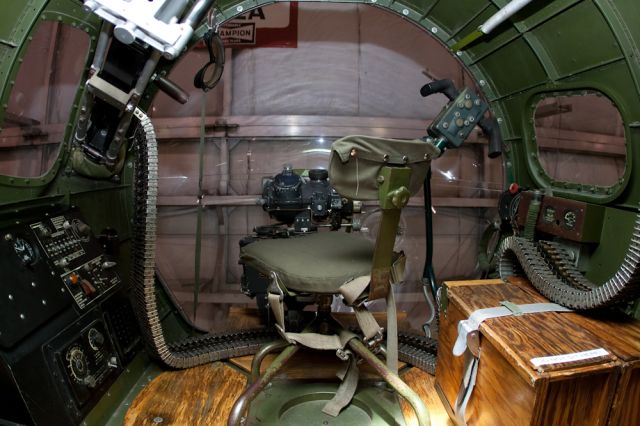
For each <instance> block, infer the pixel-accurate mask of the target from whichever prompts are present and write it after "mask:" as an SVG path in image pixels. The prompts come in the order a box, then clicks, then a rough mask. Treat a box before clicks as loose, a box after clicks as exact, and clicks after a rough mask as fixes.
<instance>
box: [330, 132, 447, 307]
mask: <svg viewBox="0 0 640 426" xmlns="http://www.w3.org/2000/svg"><path fill="white" fill-rule="evenodd" d="M438 154H439V151H438V149H437V148H436V147H434V146H433V145H432V144H430V143H427V142H424V141H422V140H410V141H407V140H400V139H385V138H374V137H370V136H347V137H344V138H342V139H339V140H337V141H335V142H334V143H333V145H332V150H331V159H330V163H329V177H330V179H331V185H332V186H333V187H334V188H335V189H336V191H337V192H338V193H339V194H341V195H342V196H344V197H347V198H350V199H352V200H361V201H366V200H378V201H379V203H380V208H381V209H382V218H381V222H380V226H379V230H378V235H377V236H376V245H375V250H374V254H373V262H372V270H371V284H370V287H369V296H368V299H369V300H375V299H379V298H383V297H386V296H387V294H388V292H389V289H390V283H391V280H392V272H391V271H392V264H393V258H394V255H393V246H394V244H395V238H396V235H397V230H398V223H399V221H400V212H401V209H402V207H404V206H405V205H406V203H407V202H408V200H409V197H410V196H411V195H414V194H415V193H416V192H418V190H419V189H420V187H421V186H422V184H423V182H424V179H425V176H426V175H427V172H428V171H429V167H430V163H431V159H432V158H434V157H436V156H437V155H438Z"/></svg>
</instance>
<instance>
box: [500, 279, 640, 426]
mask: <svg viewBox="0 0 640 426" xmlns="http://www.w3.org/2000/svg"><path fill="white" fill-rule="evenodd" d="M509 281H510V282H511V283H513V284H515V285H518V286H519V287H520V288H522V289H524V290H525V291H527V292H529V293H531V294H534V295H538V293H537V291H536V290H535V288H534V287H533V286H531V284H530V283H529V282H528V281H527V280H526V279H523V278H510V279H509ZM567 318H568V319H569V320H571V321H573V322H575V323H577V324H579V325H580V326H581V327H583V328H584V329H586V330H588V331H589V332H590V333H592V334H594V335H595V336H597V337H598V338H599V339H601V340H602V341H603V342H604V344H605V347H606V349H607V350H609V351H611V352H612V353H613V354H614V355H615V356H616V357H617V358H618V359H619V361H620V367H619V368H620V378H619V380H618V386H617V387H616V392H615V395H614V397H613V405H612V407H611V412H610V414H609V421H608V423H607V424H608V425H609V426H627V425H636V424H640V321H637V320H633V319H630V318H629V317H626V316H622V315H614V314H612V313H610V312H595V313H575V314H574V313H571V314H568V316H567Z"/></svg>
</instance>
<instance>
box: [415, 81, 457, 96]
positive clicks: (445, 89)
mask: <svg viewBox="0 0 640 426" xmlns="http://www.w3.org/2000/svg"><path fill="white" fill-rule="evenodd" d="M434 93H442V94H443V95H445V96H446V97H447V98H449V100H450V101H452V100H454V99H455V98H457V97H458V94H459V92H458V89H456V86H455V85H454V84H453V81H451V80H449V79H448V78H446V79H443V80H434V81H432V82H431V83H427V84H425V85H424V86H422V88H421V89H420V94H421V95H422V97H424V98H426V97H427V96H430V95H433V94H434Z"/></svg>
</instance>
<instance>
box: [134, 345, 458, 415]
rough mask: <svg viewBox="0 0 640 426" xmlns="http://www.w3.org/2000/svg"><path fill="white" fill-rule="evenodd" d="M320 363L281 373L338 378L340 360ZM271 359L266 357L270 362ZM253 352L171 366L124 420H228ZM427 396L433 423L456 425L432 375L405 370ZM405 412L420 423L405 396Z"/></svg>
mask: <svg viewBox="0 0 640 426" xmlns="http://www.w3.org/2000/svg"><path fill="white" fill-rule="evenodd" d="M324 355H325V357H323V358H322V361H323V362H319V359H318V358H317V353H309V352H304V353H299V354H297V355H296V356H295V357H294V358H293V359H292V360H291V365H288V366H287V367H286V368H285V369H284V371H283V373H282V374H281V375H280V376H279V377H280V378H287V379H300V378H309V377H310V376H312V377H313V379H323V378H324V379H326V378H333V377H335V371H336V368H335V365H332V364H333V363H332V362H330V363H325V362H324V361H326V360H327V359H329V360H331V359H336V361H337V358H336V357H328V358H327V357H326V353H325V354H324ZM269 362H270V361H269V358H267V360H265V364H268V363H269ZM250 364H251V357H250V356H249V357H241V358H236V359H233V360H231V363H222V362H216V363H213V364H208V365H203V366H200V367H195V368H192V369H189V370H181V371H167V372H164V373H162V374H160V376H158V377H157V378H155V379H154V380H153V381H152V382H150V383H149V384H148V385H147V386H146V387H145V389H144V390H143V391H142V392H140V394H139V395H138V396H137V397H136V399H135V400H134V402H133V403H132V404H131V406H130V408H129V410H128V412H127V415H126V417H125V421H124V424H125V425H149V426H159V425H162V426H166V425H176V426H177V425H180V426H186V425H225V424H226V421H227V418H228V416H229V413H230V411H231V407H232V406H233V404H234V402H235V400H236V399H237V398H238V396H239V395H240V394H241V393H242V391H243V390H244V387H245V385H246V372H247V370H246V369H247V368H248V367H249V366H250ZM374 375H375V373H373V372H372V371H370V370H364V371H363V374H362V375H361V377H364V378H367V377H369V378H371V377H372V376H374ZM402 377H403V379H404V380H405V382H407V383H408V384H409V385H410V386H411V387H412V388H413V389H414V390H415V391H416V392H417V393H418V394H419V395H420V396H421V398H422V400H423V401H424V402H425V404H426V405H427V407H428V408H429V412H430V414H431V422H432V425H447V426H449V425H453V423H452V422H451V421H450V420H449V418H448V416H447V413H446V411H445V409H444V407H443V406H442V404H441V402H440V400H439V398H438V396H437V394H436V392H435V390H434V388H433V384H434V380H435V378H434V377H433V376H430V375H429V374H427V373H425V372H423V371H422V370H419V369H417V368H410V369H409V370H407V371H405V372H404V374H403V375H402ZM401 404H402V411H403V414H404V416H405V420H406V421H407V425H416V424H417V422H416V420H415V415H414V413H413V411H412V410H411V407H410V406H409V405H408V404H407V403H405V402H404V401H401Z"/></svg>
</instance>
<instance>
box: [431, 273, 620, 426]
mask: <svg viewBox="0 0 640 426" xmlns="http://www.w3.org/2000/svg"><path fill="white" fill-rule="evenodd" d="M445 286H446V293H447V294H446V299H447V301H446V303H445V304H446V311H445V310H441V313H440V336H439V347H438V365H437V368H436V390H437V391H438V393H439V395H440V397H441V399H442V401H443V403H444V405H445V408H447V410H448V411H449V415H450V416H451V417H452V418H454V415H453V406H454V403H455V400H456V397H457V394H458V390H459V388H460V383H461V380H462V375H463V367H464V365H463V363H464V360H463V357H455V356H453V354H452V348H453V344H454V342H455V340H456V337H457V334H458V332H457V326H458V322H459V321H461V320H464V319H467V318H468V317H469V316H470V315H471V314H472V313H473V312H474V311H476V310H477V309H482V308H489V307H496V306H500V302H501V301H504V300H507V301H510V302H512V303H516V304H528V303H538V302H546V299H544V298H543V297H542V296H540V295H538V294H535V293H533V292H529V291H525V290H523V289H522V288H520V287H518V286H516V285H514V284H501V283H500V282H499V281H491V282H488V283H478V282H474V283H473V285H466V284H465V283H464V282H457V283H446V284H445ZM567 315H574V314H567V313H556V312H545V313H536V314H526V315H521V316H507V317H501V318H494V319H489V320H487V321H485V322H484V323H483V324H482V325H481V326H480V333H481V338H480V362H479V367H478V375H477V380H476V386H475V389H474V390H473V394H472V396H471V399H470V401H469V404H468V406H467V410H466V415H465V419H466V421H467V424H469V425H492V426H493V425H509V426H511V425H605V424H607V421H608V417H609V413H610V410H611V407H612V405H613V402H614V394H615V390H616V386H617V384H618V378H619V372H620V362H619V360H618V358H617V357H616V356H615V355H614V354H613V353H610V354H609V355H606V356H603V357H599V358H595V359H588V360H582V361H575V362H571V363H564V364H553V365H546V366H541V367H538V368H537V369H536V368H535V367H534V366H533V364H532V363H531V359H532V358H537V357H546V356H555V355H564V354H573V353H577V352H583V351H588V350H593V349H598V348H605V349H606V342H605V341H603V340H602V339H600V338H599V337H597V336H596V335H594V334H593V333H591V332H590V331H587V330H586V329H584V328H583V327H581V326H579V325H577V324H576V321H575V320H573V321H572V320H570V318H568V317H567Z"/></svg>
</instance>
